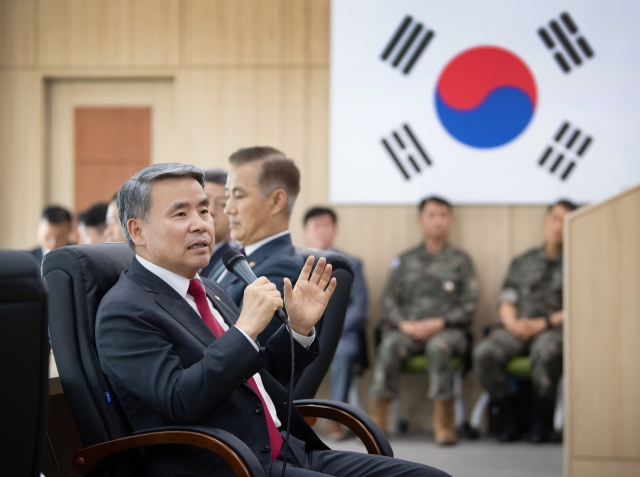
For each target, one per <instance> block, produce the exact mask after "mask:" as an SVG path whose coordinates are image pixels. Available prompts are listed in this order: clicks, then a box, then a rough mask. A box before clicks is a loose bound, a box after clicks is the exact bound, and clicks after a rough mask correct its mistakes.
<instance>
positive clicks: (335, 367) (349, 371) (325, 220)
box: [303, 207, 368, 439]
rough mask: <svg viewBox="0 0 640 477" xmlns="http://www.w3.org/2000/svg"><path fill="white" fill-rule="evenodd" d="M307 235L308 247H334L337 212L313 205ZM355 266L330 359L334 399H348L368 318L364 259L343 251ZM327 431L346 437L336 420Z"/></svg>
mask: <svg viewBox="0 0 640 477" xmlns="http://www.w3.org/2000/svg"><path fill="white" fill-rule="evenodd" d="M303 225H304V238H305V242H306V244H307V246H308V247H310V248H316V249H318V250H333V251H336V249H335V248H334V247H333V241H334V240H335V238H336V234H337V232H338V227H337V217H336V213H335V212H334V211H333V210H332V209H330V208H326V207H314V208H312V209H310V210H309V211H308V212H307V213H306V214H305V216H304V222H303ZM340 253H342V254H344V255H346V256H347V257H348V258H349V261H350V262H351V266H352V267H353V272H354V277H353V285H352V286H351V294H350V295H349V306H348V307H347V314H346V316H345V318H344V328H343V330H342V337H341V338H340V342H339V343H338V347H337V349H336V352H335V355H334V356H333V361H332V362H331V399H333V400H335V401H342V402H346V401H347V396H348V393H349V388H350V387H351V381H352V379H353V369H354V366H355V364H356V362H357V360H358V358H359V357H360V356H361V354H362V353H363V352H364V353H366V350H363V349H361V348H362V345H363V342H362V333H363V332H364V326H365V321H366V319H367V301H368V295H367V284H366V282H365V280H364V275H363V274H362V262H361V261H360V260H359V259H357V258H356V257H353V256H351V255H347V254H346V253H344V252H341V251H340ZM327 434H328V436H329V437H330V438H332V439H344V438H345V437H347V435H346V433H345V432H344V430H342V428H341V426H340V425H339V424H338V423H337V422H335V421H328V422H327Z"/></svg>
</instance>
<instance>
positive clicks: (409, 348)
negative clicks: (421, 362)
mask: <svg viewBox="0 0 640 477" xmlns="http://www.w3.org/2000/svg"><path fill="white" fill-rule="evenodd" d="M392 269H393V270H392V272H391V276H390V277H389V282H388V284H387V288H386V290H385V292H384V295H383V299H382V311H383V314H384V318H385V320H386V321H387V322H388V323H389V324H390V325H391V326H392V327H393V328H394V329H393V330H392V331H390V332H388V333H387V334H385V336H384V338H383V340H382V342H381V343H380V347H379V348H378V358H377V360H376V364H375V368H374V375H373V385H372V387H371V397H373V398H390V399H392V398H394V397H395V396H397V394H398V381H399V375H400V370H401V367H402V362H403V361H404V360H405V359H407V358H408V357H410V356H412V355H416V354H420V353H423V352H424V353H426V355H427V359H428V363H429V379H430V389H429V397H430V398H431V399H435V400H444V399H449V398H451V397H453V376H454V369H453V366H452V363H451V360H452V358H454V357H461V356H462V355H463V354H464V353H465V351H466V349H467V346H468V339H467V337H466V335H465V332H464V330H465V329H468V328H469V327H470V326H471V320H472V319H473V315H474V313H475V311H476V306H477V303H478V280H477V278H476V274H475V271H474V268H473V262H472V261H471V259H470V258H469V256H468V255H467V254H465V253H464V252H462V251H461V250H458V249H457V248H455V247H453V246H451V245H449V244H447V245H445V246H444V247H443V249H442V250H441V251H440V252H439V253H437V254H431V253H429V252H427V250H426V249H425V247H424V245H422V244H420V245H419V246H417V247H416V248H414V249H412V250H409V251H408V252H406V253H404V254H403V255H402V256H400V257H399V258H397V259H396V260H395V261H394V263H393V265H392ZM429 318H444V320H445V323H446V328H445V329H444V330H442V331H440V332H439V333H437V334H435V335H434V336H433V337H431V339H429V341H427V343H426V345H425V344H424V343H419V342H416V341H413V340H412V339H411V338H409V337H408V336H407V335H405V334H403V333H402V332H400V331H399V330H398V329H397V327H398V325H399V324H400V322H402V321H404V320H412V321H419V320H422V319H429Z"/></svg>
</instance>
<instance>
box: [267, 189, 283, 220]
mask: <svg viewBox="0 0 640 477" xmlns="http://www.w3.org/2000/svg"><path fill="white" fill-rule="evenodd" d="M270 199H271V202H272V203H273V206H272V207H271V215H278V214H280V213H281V212H282V211H283V210H284V211H286V209H287V193H286V192H285V191H284V189H276V190H274V191H273V192H272V193H271V197H270Z"/></svg>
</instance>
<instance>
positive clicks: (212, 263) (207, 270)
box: [200, 240, 231, 278]
mask: <svg viewBox="0 0 640 477" xmlns="http://www.w3.org/2000/svg"><path fill="white" fill-rule="evenodd" d="M230 248H231V245H229V242H228V241H226V240H225V242H224V243H223V244H222V245H221V246H220V247H219V248H218V250H216V251H215V252H213V255H211V259H210V260H209V265H207V266H206V267H204V268H203V269H202V270H200V276H201V277H205V278H211V275H212V274H213V272H214V270H216V269H217V268H218V267H220V266H222V256H223V255H224V252H226V251H227V250H229V249H230Z"/></svg>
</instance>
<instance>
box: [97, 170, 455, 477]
mask: <svg viewBox="0 0 640 477" xmlns="http://www.w3.org/2000/svg"><path fill="white" fill-rule="evenodd" d="M203 187H204V181H203V174H202V171H201V170H200V169H198V168H197V167H195V166H189V165H185V164H156V165H152V166H149V167H147V168H146V169H144V170H142V171H141V172H139V173H138V174H136V175H135V176H134V177H133V178H131V179H130V180H129V181H127V182H126V183H125V184H124V185H123V186H122V187H121V189H120V191H119V192H118V199H117V202H118V216H119V219H120V222H121V223H122V224H123V231H124V234H125V238H126V239H127V242H128V243H129V245H131V247H132V248H133V249H134V251H135V252H136V256H135V258H134V259H133V261H132V263H131V266H130V268H129V269H128V270H126V271H124V272H123V273H122V274H121V276H120V279H119V281H118V282H117V283H116V285H115V286H114V287H113V288H112V289H111V290H110V291H109V292H108V293H107V294H106V295H105V297H104V298H103V300H102V302H101V303H100V306H99V308H98V313H97V321H96V346H97V351H98V357H99V360H100V365H101V368H102V370H103V371H104V373H105V375H106V376H107V378H108V379H109V382H110V383H111V386H112V387H113V391H114V392H115V394H116V396H117V398H118V400H119V402H120V404H121V406H122V408H123V410H124V413H125V415H126V416H127V419H128V421H129V423H130V425H131V428H132V430H133V431H139V430H145V429H151V428H153V427H155V426H162V425H176V424H180V425H186V426H199V427H211V428H220V429H224V430H226V431H228V432H230V433H232V434H234V435H235V436H236V437H238V438H239V439H241V440H242V441H243V442H244V443H245V444H246V445H247V446H248V447H249V448H250V449H251V450H252V451H253V452H254V454H255V455H256V457H257V458H258V460H259V461H260V463H261V464H262V466H263V468H264V470H265V473H266V474H267V475H270V476H276V475H280V471H281V469H282V465H283V464H282V460H283V459H284V452H285V449H284V442H285V441H284V437H286V435H285V431H283V429H284V428H286V424H287V422H286V419H287V412H286V410H287V400H288V394H287V392H286V390H285V388H284V386H286V385H287V384H289V383H288V380H289V377H290V375H289V372H290V365H291V358H290V355H289V340H288V336H287V331H286V329H285V328H284V327H281V328H280V329H279V330H278V331H277V332H276V333H275V334H274V335H273V336H272V337H271V339H270V340H269V342H267V343H266V346H265V347H263V348H259V347H258V344H257V343H256V342H255V339H256V337H257V335H258V333H260V331H262V329H263V328H264V327H265V326H266V325H267V323H269V322H270V321H271V318H272V316H273V314H274V312H275V311H276V310H277V309H278V308H281V307H282V306H283V300H282V298H281V296H280V293H279V292H278V291H277V289H276V287H275V285H274V284H272V283H270V282H269V281H268V280H267V279H266V278H264V277H260V278H258V279H257V280H256V282H254V283H253V284H252V285H250V286H248V287H247V288H246V290H245V292H244V308H243V310H242V312H239V310H238V309H237V307H236V306H235V304H234V303H233V301H232V300H231V299H230V298H229V296H228V294H227V293H226V292H225V290H224V289H223V288H222V287H221V286H220V285H218V284H217V283H215V282H213V281H210V280H208V279H206V278H205V279H201V278H200V277H199V275H198V270H200V269H202V268H203V267H204V266H205V265H206V264H207V263H208V261H209V257H210V256H211V251H212V249H213V246H214V240H213V237H214V225H213V219H212V217H211V214H210V213H209V201H208V199H207V197H206V195H205V193H204V190H203ZM313 262H314V259H313V257H310V259H309V260H308V261H307V262H306V263H305V264H304V267H303V269H302V271H301V272H300V277H299V278H298V280H297V283H296V285H295V288H294V287H293V286H292V283H291V281H290V280H288V279H286V280H285V286H284V292H285V299H284V302H285V303H286V306H287V310H288V313H289V318H290V325H291V328H292V330H293V333H294V339H295V368H296V370H297V371H298V372H300V371H302V370H303V369H304V367H305V366H306V365H308V364H309V363H310V362H311V361H313V359H314V358H315V357H316V356H317V355H318V354H319V353H320V349H319V345H318V343H317V341H316V340H315V330H314V324H315V323H316V322H317V321H318V319H319V318H320V317H321V315H322V313H323V311H324V309H325V307H326V305H327V302H328V300H329V298H330V296H331V294H332V293H333V291H334V290H335V286H336V282H335V279H330V275H331V266H328V265H327V266H326V267H325V265H326V262H325V260H324V259H323V258H320V259H319V260H318V264H317V266H316V271H315V272H314V273H313V275H312V276H309V275H310V272H311V268H312V266H313ZM290 428H291V435H290V436H289V437H290V445H289V448H288V455H289V457H288V459H287V472H286V475H288V476H290V477H303V476H309V477H312V476H321V475H338V474H340V475H350V476H354V477H357V476H365V475H367V476H388V475H404V476H418V475H420V476H438V477H440V476H444V475H446V474H444V473H442V472H441V471H438V470H436V469H432V468H430V467H426V466H422V465H418V464H412V463H408V462H404V461H400V460H397V459H392V458H388V457H380V456H369V455H366V454H357V453H350V452H337V451H331V450H328V449H327V447H326V446H325V445H324V444H323V443H322V441H321V440H320V439H319V438H318V437H317V436H316V434H315V433H314V432H313V430H312V429H311V428H310V427H309V426H308V425H307V424H306V422H305V421H304V419H303V417H302V416H301V415H300V414H299V413H298V412H297V411H295V410H293V412H292V416H291V424H290ZM141 452H142V456H143V460H144V463H145V466H146V470H147V475H153V476H154V477H166V476H178V475H180V476H182V475H194V476H201V477H205V476H207V477H213V476H228V475H232V473H231V470H230V469H229V468H228V467H227V466H226V464H224V463H223V461H222V460H220V459H219V458H217V457H216V456H214V455H213V454H211V453H208V452H205V451H202V450H198V449H195V448H192V447H188V446H178V445H163V446H153V447H149V448H146V449H144V450H142V451H141Z"/></svg>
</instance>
